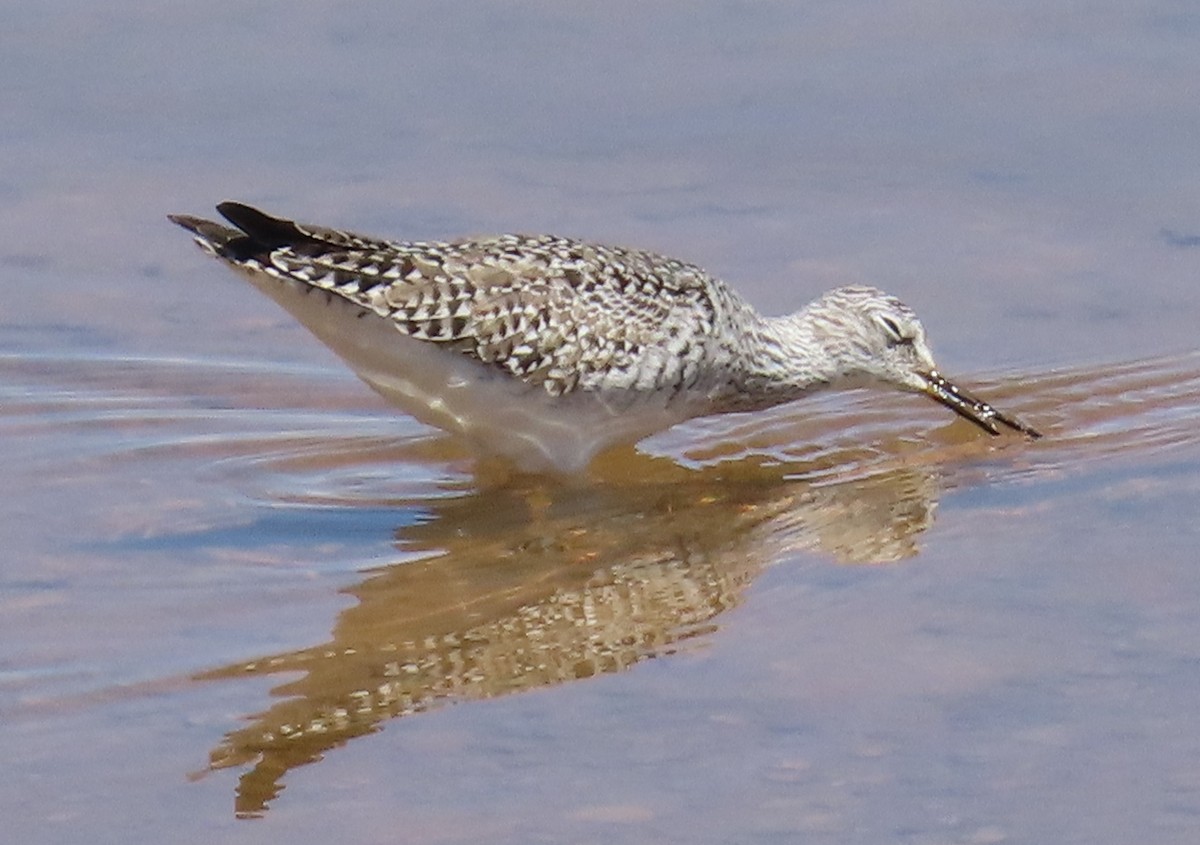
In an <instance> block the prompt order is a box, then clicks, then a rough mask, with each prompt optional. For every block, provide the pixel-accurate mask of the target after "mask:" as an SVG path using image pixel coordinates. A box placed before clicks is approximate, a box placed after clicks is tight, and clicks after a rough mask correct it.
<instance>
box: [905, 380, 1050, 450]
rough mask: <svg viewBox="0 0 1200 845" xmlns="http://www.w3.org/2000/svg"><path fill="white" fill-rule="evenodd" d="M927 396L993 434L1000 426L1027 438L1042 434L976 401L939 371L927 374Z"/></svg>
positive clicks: (984, 403) (997, 432)
mask: <svg viewBox="0 0 1200 845" xmlns="http://www.w3.org/2000/svg"><path fill="white" fill-rule="evenodd" d="M924 376H925V395H927V396H929V397H930V398H931V399H935V400H936V401H938V402H940V403H941V404H943V405H945V406H946V407H947V408H949V409H950V410H951V411H953V412H954V413H956V414H958V415H959V416H960V417H963V418H965V419H968V420H970V421H971V422H973V423H975V425H977V426H979V427H980V428H982V429H983V430H984V431H987V432H989V433H991V434H999V433H1000V426H1001V425H1003V426H1007V427H1008V428H1010V429H1012V430H1013V431H1019V432H1021V433H1022V434H1024V435H1025V436H1026V437H1031V438H1035V439H1036V438H1038V437H1041V436H1042V435H1041V433H1040V432H1038V431H1035V430H1034V429H1032V428H1030V427H1029V426H1027V425H1025V424H1024V423H1023V422H1020V421H1019V420H1015V419H1013V418H1012V417H1010V416H1007V415H1005V414H1002V413H1000V412H999V411H997V410H996V409H995V408H993V407H992V406H991V405H989V404H988V403H987V402H983V401H981V400H979V399H976V398H975V397H974V396H971V395H969V394H967V393H964V392H963V391H961V390H959V389H958V387H957V385H955V384H954V383H953V382H951V381H949V380H947V379H946V377H945V376H943V375H942V374H941V373H939V372H938V371H937V370H933V371H932V372H929V373H925V374H924Z"/></svg>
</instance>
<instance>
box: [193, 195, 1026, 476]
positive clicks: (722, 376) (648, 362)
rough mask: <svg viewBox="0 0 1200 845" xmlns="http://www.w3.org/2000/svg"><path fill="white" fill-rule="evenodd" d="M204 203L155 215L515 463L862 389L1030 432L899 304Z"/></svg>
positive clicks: (528, 245) (559, 460)
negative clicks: (743, 290) (763, 304)
mask: <svg viewBox="0 0 1200 845" xmlns="http://www.w3.org/2000/svg"><path fill="white" fill-rule="evenodd" d="M217 210H218V211H219V212H220V213H221V214H222V215H223V216H224V217H225V218H226V219H227V220H229V222H231V223H232V224H233V225H234V226H235V227H236V228H230V227H227V226H224V225H221V224H220V223H214V222H212V221H210V220H204V219H201V218H197V217H188V216H184V215H171V217H170V219H171V220H172V221H173V222H175V223H178V224H179V225H180V226H183V227H184V228H185V229H189V230H190V231H192V232H193V233H194V234H195V236H196V242H197V243H199V244H200V246H201V247H202V248H203V249H204V250H205V251H207V252H209V253H211V254H212V255H214V256H216V257H217V258H219V259H221V260H222V261H224V262H225V263H226V264H228V265H229V266H231V267H232V268H234V269H235V270H237V271H239V272H240V273H241V274H242V275H244V276H245V277H246V278H248V279H249V280H250V281H251V282H252V283H253V284H254V286H255V287H257V288H258V289H259V290H261V291H263V292H264V293H266V294H267V295H268V296H270V297H271V298H272V299H274V300H275V301H277V302H278V303H279V304H280V305H282V306H283V307H284V308H285V309H287V310H288V311H289V312H291V314H292V315H293V316H295V317H296V318H297V319H298V320H299V321H300V322H301V323H303V324H304V325H305V326H306V327H308V329H309V330H310V331H312V333H313V334H315V335H316V336H317V337H318V338H320V339H321V340H322V341H323V342H324V343H325V344H327V345H328V346H329V347H330V348H331V349H332V350H333V351H334V352H335V353H337V354H338V355H339V356H341V357H342V358H343V359H344V360H345V361H346V362H347V363H348V364H349V365H350V366H351V367H352V368H353V369H354V371H355V372H356V373H357V374H358V376H359V377H360V378H362V380H363V381H365V382H366V383H367V384H368V385H370V386H371V387H372V388H374V389H375V390H376V391H378V392H379V393H380V394H382V395H383V396H384V397H386V398H387V399H389V400H391V401H392V402H394V403H396V404H397V405H399V406H400V407H401V408H403V409H404V410H405V411H407V412H408V413H410V414H412V415H413V416H414V417H416V418H418V419H420V420H422V421H424V422H426V423H429V424H431V425H435V426H438V427H440V428H442V429H445V430H447V431H450V432H454V433H457V434H459V435H462V436H464V437H466V438H468V439H469V440H470V441H472V442H473V443H474V444H475V445H476V447H477V448H478V449H480V450H482V451H484V452H489V453H497V454H501V455H506V456H508V457H510V458H512V459H514V460H515V461H516V462H517V463H518V465H520V466H522V467H524V468H527V469H552V470H558V471H563V472H571V471H577V470H580V469H582V468H584V467H586V466H587V464H588V463H589V462H590V460H591V459H592V457H593V456H595V455H596V454H597V453H598V452H599V451H601V450H602V449H605V448H607V447H608V446H611V445H615V444H617V443H623V442H633V441H636V440H639V439H641V438H642V437H646V436H648V435H649V434H652V433H654V432H656V431H659V430H662V429H664V428H667V427H669V426H671V425H674V424H675V423H678V422H681V421H683V420H686V419H690V418H693V417H700V416H706V415H709V414H719V413H725V412H734V411H753V410H758V409H763V408H767V407H770V406H772V405H777V404H779V403H782V402H788V401H791V400H793V399H797V398H799V397H801V396H804V395H805V394H807V393H810V392H812V391H814V390H817V389H821V388H829V387H835V388H837V387H857V386H863V385H869V384H882V385H891V386H893V387H897V388H900V389H903V390H909V391H914V392H917V393H923V394H925V395H926V396H929V397H931V398H933V399H935V400H936V401H938V402H940V403H941V404H943V405H945V406H946V407H948V408H950V409H951V410H952V411H954V412H955V413H957V414H959V415H960V416H963V417H965V418H966V419H968V420H970V421H971V422H973V423H975V424H976V425H978V426H979V427H980V428H982V429H984V430H985V431H987V432H989V433H991V434H999V433H1000V431H1001V428H1002V427H1003V428H1007V429H1011V430H1013V431H1016V432H1020V433H1022V434H1024V435H1026V436H1028V437H1038V436H1040V435H1039V434H1038V433H1037V432H1036V431H1034V430H1033V429H1032V428H1030V427H1029V426H1027V425H1025V424H1023V423H1021V422H1019V421H1018V420H1016V419H1014V418H1013V417H1010V416H1006V415H1005V414H1002V413H1000V412H999V411H997V410H996V409H995V408H993V407H992V406H991V405H989V404H987V403H986V402H982V401H980V400H978V399H975V398H973V397H971V396H969V395H968V394H966V393H964V392H963V391H962V390H960V389H959V388H958V387H956V386H955V385H954V384H953V383H951V382H950V381H948V380H947V379H946V378H945V377H944V376H943V375H941V373H939V372H938V369H937V367H936V365H935V364H934V361H933V355H932V354H931V352H930V350H929V345H928V343H927V342H926V339H925V329H924V328H923V327H922V326H921V323H920V321H919V320H918V319H917V317H916V315H915V314H914V313H913V312H912V310H911V309H909V308H908V307H907V306H906V305H904V304H903V303H902V302H900V301H899V300H898V299H896V298H895V297H892V296H889V295H888V294H885V293H883V292H882V291H879V290H876V289H874V288H870V287H843V288H838V289H836V290H832V291H830V292H828V293H826V294H824V295H823V296H821V297H819V298H818V299H816V300H815V301H814V302H812V303H811V304H809V305H808V306H806V307H805V308H803V309H801V310H800V311H797V312H796V313H794V314H792V315H790V316H787V317H763V316H761V315H760V314H759V313H758V312H757V311H755V310H754V308H753V307H751V306H750V305H749V304H748V303H747V302H745V300H743V299H742V298H741V297H740V296H738V294H737V293H736V292H735V291H733V290H732V289H731V288H729V287H728V286H727V285H725V284H724V283H723V282H721V281H720V280H719V279H716V278H713V277H712V276H710V275H708V274H707V273H705V272H704V271H703V270H701V269H700V268H699V267H696V266H693V265H691V264H686V263H684V262H682V261H677V260H675V259H672V258H665V257H663V256H659V255H655V254H653V253H649V252H641V251H637V250H631V249H621V248H618V247H610V246H601V245H598V244H592V243H585V242H582V241H576V240H570V239H567V238H558V237H551V236H546V235H542V236H532V237H531V236H524V235H502V236H499V237H492V238H481V239H474V240H460V241H454V242H449V243H443V242H410V243H404V242H397V241H387V240H379V239H376V238H371V237H366V236H363V235H358V234H354V233H352V232H345V231H339V230H335V229H327V228H323V227H319V226H309V225H306V224H300V223H295V222H292V221H290V220H284V219H280V218H276V217H271V216H269V215H267V214H264V213H263V212H261V211H258V210H257V209H254V208H251V207H249V206H246V205H242V204H240V203H234V202H225V203H221V204H220V205H218V206H217Z"/></svg>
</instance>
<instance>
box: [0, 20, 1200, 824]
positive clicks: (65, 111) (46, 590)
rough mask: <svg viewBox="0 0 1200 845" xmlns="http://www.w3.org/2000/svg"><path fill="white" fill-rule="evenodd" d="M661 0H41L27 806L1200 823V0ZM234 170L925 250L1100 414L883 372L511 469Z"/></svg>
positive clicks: (16, 427)
mask: <svg viewBox="0 0 1200 845" xmlns="http://www.w3.org/2000/svg"><path fill="white" fill-rule="evenodd" d="M618 7H619V8H618ZM618 7H613V8H611V9H607V8H606V11H605V12H604V13H603V14H601V13H599V12H588V11H587V10H584V9H577V8H574V7H561V6H559V5H557V4H538V3H525V4H516V5H514V6H512V7H511V8H508V9H506V10H505V11H497V10H495V9H493V8H491V7H484V6H477V5H475V4H461V5H456V6H452V7H451V6H432V5H430V6H426V5H424V4H399V5H397V6H395V7H393V8H391V9H390V10H388V11H383V10H376V9H374V8H368V7H367V6H365V5H359V4H354V3H350V4H343V5H342V6H341V7H339V9H338V10H337V11H332V10H330V9H328V8H327V7H326V6H324V5H322V4H311V5H309V4H305V3H292V4H289V5H288V6H287V7H286V8H285V7H284V6H282V5H275V4H272V3H262V4H250V5H248V6H246V7H245V8H244V9H243V10H242V12H241V13H240V15H239V16H238V18H237V19H236V20H235V19H233V18H228V17H221V16H213V15H210V14H208V12H207V11H205V10H204V9H201V8H196V9H188V10H184V9H182V8H181V9H179V10H173V9H170V8H168V7H158V6H155V7H153V8H151V7H149V6H143V5H141V4H137V3H134V2H122V3H117V4H115V5H112V4H110V5H109V6H106V7H105V8H104V10H100V9H99V8H96V9H93V8H92V7H81V6H77V5H76V4H74V3H71V2H67V1H65V2H62V3H57V4H50V5H49V6H46V7H44V8H43V7H38V8H33V7H30V8H28V9H21V10H16V9H14V10H13V11H12V18H13V19H12V20H11V21H9V23H8V24H7V25H6V30H7V33H8V34H7V36H6V37H7V38H8V39H9V42H7V43H6V49H5V50H3V51H0V72H2V73H3V75H4V78H5V79H7V80H10V81H11V82H12V84H10V85H8V86H5V87H4V90H3V91H0V106H3V108H4V110H5V113H6V114H8V115H10V116H11V115H15V116H16V118H15V119H10V120H8V121H5V126H6V129H5V130H4V134H3V135H0V143H2V144H3V145H4V152H5V154H6V155H7V156H8V157H9V159H8V160H9V161H10V163H11V164H10V167H9V168H7V169H6V170H5V173H4V175H3V176H2V177H0V232H3V233H4V234H3V235H0V284H2V285H3V287H4V290H5V296H4V298H3V300H2V303H3V304H2V305H0V458H2V459H3V465H4V467H5V476H6V478H7V481H8V483H7V486H6V491H7V492H6V494H5V495H4V496H3V498H2V499H0V501H2V503H3V505H2V507H0V536H3V537H4V538H5V546H4V548H5V551H4V552H3V554H2V555H0V559H2V566H0V748H2V749H3V751H4V759H5V761H6V764H7V772H8V775H7V777H6V778H5V785H4V786H3V787H0V815H3V817H4V818H5V820H6V833H7V834H8V835H9V836H11V837H12V838H13V840H14V841H30V842H79V841H86V842H89V843H95V842H122V843H124V842H129V841H154V842H167V843H170V842H196V841H213V840H217V841H228V842H242V841H279V840H287V841H291V842H298V843H304V842H318V841H320V842H325V841H328V840H329V839H330V838H335V839H338V840H347V841H363V842H385V841H387V842H391V841H406V842H425V843H449V842H478V841H488V842H513V843H518V842H519V843H529V842H555V843H558V842H579V843H583V842H631V843H633V842H637V843H642V842H688V843H696V842H764V843H765V842H780V841H787V842H791V841H818V842H891V841H896V842H905V843H947V842H961V843H995V842H1007V841H1012V842H1024V841H1029V842H1055V843H1073V842H1079V843H1126V842H1131V841H1139V842H1140V841H1152V842H1163V843H1168V842H1179V843H1191V842H1194V841H1196V838H1197V835H1198V834H1200V740H1198V739H1197V737H1200V716H1198V715H1197V713H1198V712H1200V711H1198V709H1197V707H1196V706H1195V705H1196V701H1197V696H1198V694H1200V627H1198V626H1197V625H1196V622H1195V620H1196V619H1197V618H1198V609H1200V575H1198V573H1200V570H1198V568H1197V560H1198V556H1197V553H1196V549H1197V546H1198V543H1200V521H1198V520H1197V518H1196V514H1197V513H1200V432H1198V431H1197V427H1196V421H1197V419H1200V354H1198V353H1196V352H1195V351H1193V350H1195V348H1196V340H1195V338H1196V334H1195V327H1196V325H1197V319H1198V317H1200V293H1198V290H1200V288H1198V287H1197V285H1196V284H1195V279H1196V269H1197V256H1198V255H1200V253H1197V251H1196V249H1195V246H1196V244H1197V243H1200V240H1198V239H1197V237H1196V234H1195V233H1196V231H1197V227H1198V225H1200V224H1198V223H1197V221H1198V220H1200V202H1198V200H1197V197H1198V196H1200V194H1198V193H1197V192H1196V190H1195V189H1196V186H1197V185H1198V184H1200V170H1197V163H1196V160H1195V156H1194V139H1195V137H1197V132H1198V131H1200V127H1198V125H1197V120H1200V118H1198V117H1197V112H1196V110H1195V109H1194V101H1195V97H1194V90H1193V88H1194V86H1193V85H1192V84H1191V82H1190V80H1193V79H1195V78H1200V77H1197V73H1200V43H1197V42H1198V41H1200V19H1198V18H1197V17H1196V15H1195V13H1194V12H1192V11H1191V10H1190V8H1187V7H1185V6H1180V5H1173V4H1170V3H1135V4H1112V5H1111V6H1104V4H1101V5H1100V6H1098V7H1097V6H1094V5H1093V6H1089V8H1088V9H1086V10H1083V9H1079V10H1076V9H1075V8H1074V6H1073V5H1072V4H1061V5H1056V6H1054V7H1052V8H1046V7H1045V6H1044V5H1042V4H1032V3H1030V4H1022V3H1016V4H1009V5H1007V6H1005V7H1004V8H1003V9H1001V8H999V7H997V8H996V9H982V8H981V9H975V10H971V11H968V10H967V9H965V8H964V9H958V8H953V9H951V8H949V7H945V8H943V7H924V6H921V5H920V4H906V3H884V4H872V5H871V6H870V7H869V8H868V7H866V6H864V5H862V4H855V3H850V4H842V5H839V6H830V7H828V8H825V7H820V8H818V7H815V6H814V7H808V6H804V5H803V4H797V5H795V6H788V5H786V4H754V3H749V4H727V5H723V6H719V7H718V6H716V5H713V6H703V7H697V6H695V5H693V4H688V5H686V6H685V5H683V4H673V3H664V4H659V5H656V6H655V7H654V8H653V9H651V8H649V7H643V6H642V5H639V4H618ZM614 9H615V11H614ZM1085 13H1086V14H1085ZM185 35H186V38H185V37H184V36H185ZM267 36H269V37H267ZM347 127H354V131H348V130H347ZM233 197H237V198H241V199H245V200H247V201H252V202H256V203H260V204H262V205H264V206H266V207H267V208H269V209H271V210H277V211H279V212H280V213H283V214H288V215H294V216H297V217H300V218H303V219H311V220H314V221H320V222H327V223H332V224H339V225H346V226H353V227H357V228H361V229H364V230H367V231H375V232H380V233H383V234H394V235H397V236H412V237H439V236H453V235H458V234H465V233H470V232H488V231H499V230H509V229H521V230H554V231H559V232H563V233H565V234H576V235H584V236H589V237H595V238H602V239H606V240H610V241H615V242H620V243H628V244H631V245H635V246H643V247H648V248H653V249H656V250H659V251H663V252H667V253H670V254H677V255H680V256H681V257H683V258H687V259H689V260H694V261H698V262H700V263H702V264H704V265H705V266H707V267H709V268H710V269H712V270H714V271H717V272H719V273H720V274H721V275H723V276H725V277H727V278H728V279H729V280H730V281H731V282H733V283H734V284H735V285H736V286H737V287H738V288H739V289H741V290H743V291H745V292H746V294H747V295H748V296H749V297H750V298H751V299H752V300H753V301H754V302H755V303H756V304H758V305H760V306H761V307H763V308H764V310H768V311H772V312H779V311H782V310H786V309H789V308H792V307H795V306H796V305H797V304H798V303H799V302H802V301H805V300H807V299H809V298H811V297H812V296H813V295H815V294H816V293H818V292H819V291H820V290H822V289H824V288H827V287H830V286H832V285H835V284H840V283H843V282H849V281H864V280H865V281H871V282H873V283H876V284H879V285H880V286H882V287H884V288H887V289H889V290H892V291H894V292H896V293H897V294H900V295H901V296H902V297H903V298H905V299H906V300H907V301H909V302H910V303H911V304H912V305H913V306H914V307H915V308H916V309H917V311H918V313H920V314H921V315H922V317H923V319H924V320H925V323H926V326H927V328H928V330H929V332H930V336H931V338H932V340H933V342H934V345H935V349H936V351H937V352H938V354H939V358H940V360H941V363H942V365H943V366H944V367H945V368H946V371H947V372H949V373H951V374H953V375H954V376H956V378H957V379H958V380H960V381H961V382H962V384H963V386H964V387H965V388H967V389H969V390H971V391H972V392H978V393H979V394H980V395H981V396H984V397H986V398H987V399H988V400H989V401H993V402H994V403H995V404H996V405H997V406H998V407H1000V408H1002V409H1005V410H1011V411H1012V412H1013V413H1014V414H1017V415H1019V416H1020V417H1021V418H1022V419H1025V420H1027V421H1029V422H1030V423H1032V424H1033V425H1035V426H1037V427H1038V428H1039V429H1041V430H1043V431H1044V432H1045V434H1046V436H1045V437H1044V438H1043V439H1042V440H1039V441H1037V442H1028V441H1025V440H1023V439H1021V438H1013V437H1006V438H991V437H987V436H985V435H983V434H982V433H980V432H978V431H977V430H975V429H974V428H972V427H971V426H970V425H968V424H966V423H964V422H962V421H959V420H956V419H954V418H953V417H952V416H951V415H950V414H949V413H947V412H946V411H945V410H944V409H942V408H939V407H936V406H934V405H933V404H932V403H929V402H927V401H925V400H922V399H921V398H918V397H912V396H902V395H893V394H887V393H880V392H865V391H864V392H855V393H849V394H834V395H829V396H824V397H816V398H814V399H812V400H811V401H806V402H804V403H800V404H796V405H792V406H787V407H783V408H778V409H775V410H774V411H772V412H770V413H766V414H759V415H754V416H752V417H747V416H734V417H726V418H720V419H711V420H704V421H699V422H696V423H693V424H690V425H687V426H681V427H678V428H676V429H673V430H671V431H668V432H665V433H663V434H661V435H658V436H656V437H654V438H651V439H650V440H648V441H646V442H644V443H643V444H641V445H640V446H639V447H638V448H637V449H623V450H618V451H616V452H613V453H611V454H608V455H605V456H603V458H602V459H601V460H600V461H599V462H598V463H597V465H596V466H595V467H594V468H593V470H592V472H591V473H590V475H589V476H588V477H587V478H586V479H581V480H576V481H574V482H571V483H566V484H564V483H561V482H554V481H550V480H546V479H538V478H531V477H525V476H515V475H512V474H511V473H509V472H508V471H507V470H506V469H505V468H504V467H502V466H498V465H493V464H485V465H482V466H477V465H476V464H475V463H474V462H473V459H472V458H471V456H470V455H469V454H468V453H467V452H466V451H464V450H463V449H462V447H461V446H460V445H458V444H456V443H454V442H453V441H451V440H450V439H448V438H446V437H443V436H440V435H438V434H437V433H436V432H432V431H430V430H428V429H426V428H423V427H421V426H419V425H418V424H417V423H415V422H413V421H411V420H409V419H407V418H405V417H403V416H398V415H397V414H395V413H394V412H393V411H392V410H391V409H389V408H388V407H386V406H385V405H384V404H383V403H382V402H381V401H380V400H379V399H377V398H376V397H374V396H373V395H372V394H371V393H370V392H369V391H368V390H367V389H366V388H365V387H363V386H362V385H361V384H359V383H358V382H357V381H355V380H354V379H353V378H352V377H351V376H350V375H349V374H348V373H347V372H346V371H345V370H344V369H343V368H342V367H341V366H340V365H339V364H338V363H337V362H336V361H334V360H333V359H332V358H331V357H330V356H329V355H327V354H326V353H325V352H324V351H323V350H322V349H321V347H320V346H319V345H318V344H317V343H316V342H315V341H313V340H311V339H310V338H309V337H308V336H307V335H306V334H304V333H303V331H302V330H300V329H298V328H297V327H295V326H293V325H292V324H291V323H290V322H288V319H287V318H286V317H285V316H284V315H282V314H281V313H279V312H278V311H277V310H274V306H272V304H271V303H269V302H266V301H265V300H262V299H261V298H258V297H257V295H256V294H255V293H254V292H253V291H251V290H250V289H249V288H248V286H245V285H244V284H242V283H240V282H238V281H237V280H236V279H233V278H232V277H229V276H228V275H227V274H225V273H224V271H223V270H221V268H219V267H218V266H216V265H215V264H214V263H213V262H211V261H210V260H208V259H205V258H204V257H203V256H201V255H200V254H198V253H197V252H196V251H195V250H194V248H192V247H191V246H190V244H189V243H188V241H187V238H186V237H185V236H184V235H182V233H180V232H179V231H177V230H174V228H173V227H171V226H170V225H169V224H167V223H166V222H165V221H164V220H163V217H162V215H164V214H165V213H167V212H180V211H183V212H202V211H204V210H205V209H206V208H208V207H210V206H211V205H212V204H213V203H214V202H216V201H219V200H221V199H225V198H233Z"/></svg>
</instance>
